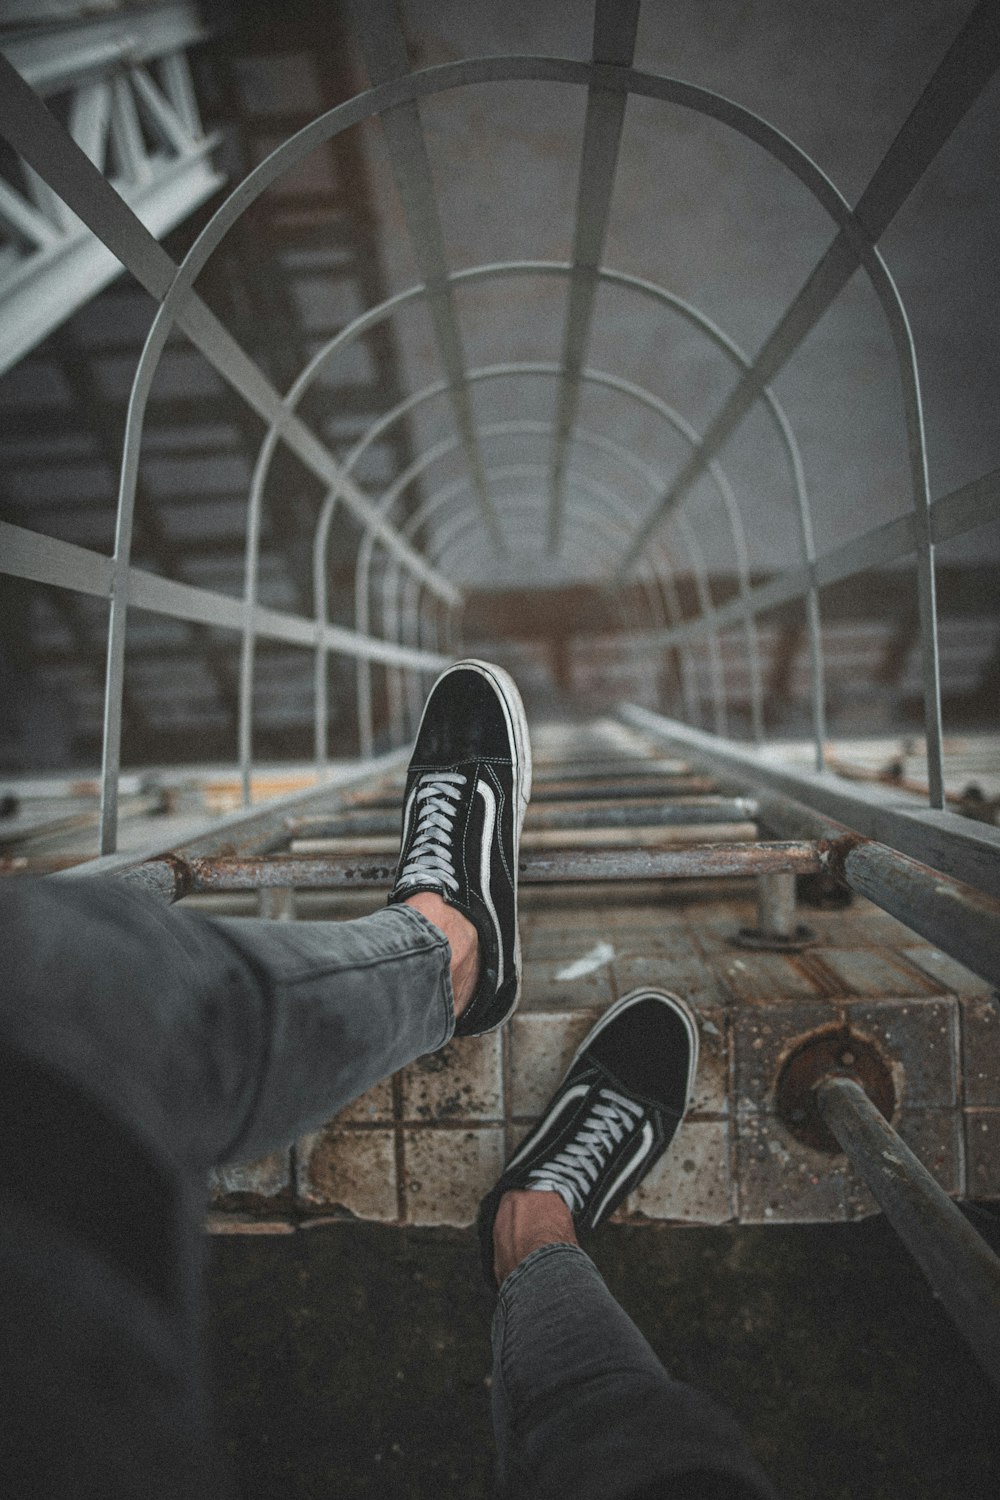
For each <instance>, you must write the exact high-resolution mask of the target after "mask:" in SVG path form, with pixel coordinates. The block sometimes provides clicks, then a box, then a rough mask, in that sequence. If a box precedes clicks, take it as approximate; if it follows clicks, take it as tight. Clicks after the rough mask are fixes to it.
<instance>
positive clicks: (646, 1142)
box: [591, 1120, 653, 1224]
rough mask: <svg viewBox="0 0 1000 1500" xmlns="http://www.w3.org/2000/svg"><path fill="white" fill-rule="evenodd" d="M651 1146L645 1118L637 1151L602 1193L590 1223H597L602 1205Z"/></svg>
mask: <svg viewBox="0 0 1000 1500" xmlns="http://www.w3.org/2000/svg"><path fill="white" fill-rule="evenodd" d="M652 1146H653V1126H652V1124H651V1122H650V1121H649V1120H647V1121H646V1123H645V1125H644V1126H643V1127H642V1139H641V1140H640V1142H639V1149H638V1151H637V1152H636V1153H635V1155H634V1156H633V1157H632V1160H631V1161H629V1162H626V1163H625V1165H624V1167H622V1169H621V1171H620V1172H619V1173H618V1176H617V1177H616V1178H615V1180H614V1182H613V1183H612V1184H611V1186H610V1187H609V1188H608V1190H607V1192H606V1193H605V1194H604V1197H603V1198H602V1199H601V1202H600V1204H599V1205H598V1208H597V1211H596V1213H595V1214H594V1217H593V1219H592V1220H591V1222H592V1223H594V1224H596V1223H597V1221H598V1219H599V1218H600V1217H601V1214H602V1213H603V1212H604V1205H605V1204H606V1203H609V1202H610V1201H611V1199H612V1198H613V1197H614V1195H615V1193H616V1192H617V1191H618V1189H619V1188H620V1187H621V1185H622V1183H623V1182H624V1181H625V1179H626V1177H629V1176H631V1174H632V1173H633V1172H634V1171H635V1169H636V1167H637V1166H638V1165H639V1163H640V1162H641V1161H642V1160H643V1159H644V1158H645V1157H647V1156H648V1155H649V1153H650V1151H651V1150H652Z"/></svg>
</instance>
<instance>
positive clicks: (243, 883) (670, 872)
mask: <svg viewBox="0 0 1000 1500" xmlns="http://www.w3.org/2000/svg"><path fill="white" fill-rule="evenodd" d="M151 863H152V866H153V867H155V872H154V870H153V869H150V868H149V867H147V869H148V870H149V875H150V878H152V879H155V880H157V881H166V880H168V879H173V880H175V881H176V883H177V885H178V887H179V888H180V887H183V890H181V891H180V893H181V894H185V895H187V894H189V893H192V894H193V893H195V892H198V893H204V892H207V891H254V890H262V889H265V888H266V887H268V886H292V887H295V889H297V890H310V889H311V890H335V889H341V888H344V887H348V888H350V889H354V890H358V889H364V888H366V887H367V888H379V887H382V886H388V885H390V884H391V883H392V880H393V877H394V874H395V862H394V861H387V860H384V859H378V858H375V859H368V860H366V859H365V858H364V857H363V856H362V857H358V856H357V855H354V856H352V855H346V854H343V855H337V856H326V857H323V858H315V859H311V858H308V857H306V856H300V855H282V854H277V855H271V856H269V857H267V858H260V857H258V858H243V859H227V858H222V859H192V860H190V861H188V862H187V863H186V865H185V869H184V874H183V878H180V875H179V872H177V871H176V870H175V869H171V870H169V871H166V870H162V869H161V868H160V867H161V865H162V864H163V862H162V861H159V860H156V861H152V862H151ZM819 868H820V855H819V851H818V850H817V848H816V846H815V845H813V844H807V843H783V844H767V843H750V844H699V845H696V846H693V847H688V848H678V849H612V850H607V851H601V852H595V853H591V854H587V853H583V852H577V851H566V852H564V853H563V852H560V853H558V854H552V855H543V854H533V855H528V856H526V857H525V858H524V859H522V860H521V861H520V866H519V878H520V880H521V882H522V883H524V884H528V885H547V884H550V883H553V882H556V881H595V880H690V879H699V878H701V879H711V878H722V877H729V876H746V875H757V874H759V873H760V872H761V871H762V870H779V871H786V872H790V873H801V874H809V873H812V872H815V871H817V870H818V869H819Z"/></svg>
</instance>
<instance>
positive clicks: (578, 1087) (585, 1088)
mask: <svg viewBox="0 0 1000 1500" xmlns="http://www.w3.org/2000/svg"><path fill="white" fill-rule="evenodd" d="M589 1090H590V1084H589V1083H577V1084H574V1086H573V1087H572V1088H571V1089H567V1091H566V1093H565V1094H564V1095H563V1097H562V1098H561V1099H560V1100H559V1108H558V1109H557V1110H555V1112H554V1113H553V1114H551V1115H549V1117H548V1119H547V1120H546V1121H545V1125H546V1129H547V1130H548V1133H549V1134H550V1135H552V1134H553V1133H554V1130H555V1126H556V1123H557V1122H558V1120H559V1118H560V1116H561V1115H563V1114H564V1113H565V1111H566V1106H567V1105H569V1104H573V1103H574V1102H575V1101H576V1100H577V1099H579V1098H580V1096H581V1095H582V1094H586V1093H588V1092H589ZM535 1135H536V1132H535V1131H532V1132H531V1134H530V1135H529V1136H528V1139H527V1140H526V1141H525V1142H524V1145H523V1146H521V1147H520V1148H519V1149H518V1150H517V1151H515V1153H514V1155H513V1156H512V1157H511V1159H510V1161H509V1162H508V1163H507V1165H506V1167H504V1171H505V1172H507V1171H509V1170H510V1168H511V1167H512V1166H513V1165H514V1163H515V1162H519V1161H520V1160H521V1157H522V1156H523V1155H524V1154H525V1152H526V1151H530V1150H532V1149H533V1148H534V1146H535V1144H536V1141H535V1139H534V1137H535Z"/></svg>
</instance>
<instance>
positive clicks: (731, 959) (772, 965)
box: [713, 948, 821, 1005]
mask: <svg viewBox="0 0 1000 1500" xmlns="http://www.w3.org/2000/svg"><path fill="white" fill-rule="evenodd" d="M713 968H714V969H715V972H716V974H717V975H718V977H719V979H720V980H721V981H722V983H723V985H724V986H725V988H726V990H727V991H728V992H729V994H730V996H731V997H732V998H733V999H734V1000H737V1001H744V1002H749V1003H751V1004H759V1003H762V1002H763V1003H764V1004H766V1005H773V1004H774V1003H775V1002H776V1001H778V1000H782V999H789V1000H796V999H801V1000H806V999H813V998H815V997H816V996H817V995H819V994H820V993H821V989H820V986H819V985H818V984H817V983H816V981H815V980H814V979H813V978H812V976H811V975H809V974H807V973H806V972H805V971H804V970H803V969H802V968H801V967H800V966H799V965H798V964H797V963H796V962H795V960H794V958H790V957H788V955H787V954H784V953H754V952H752V951H751V950H750V949H748V948H729V949H728V951H723V950H720V951H719V952H718V953H717V954H716V955H715V956H714V960H713Z"/></svg>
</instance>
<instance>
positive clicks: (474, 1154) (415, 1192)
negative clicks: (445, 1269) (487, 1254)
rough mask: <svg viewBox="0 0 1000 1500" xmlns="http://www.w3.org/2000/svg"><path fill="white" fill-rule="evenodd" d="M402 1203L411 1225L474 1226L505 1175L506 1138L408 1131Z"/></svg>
mask: <svg viewBox="0 0 1000 1500" xmlns="http://www.w3.org/2000/svg"><path fill="white" fill-rule="evenodd" d="M402 1135H403V1160H404V1162H405V1170H404V1177H403V1201H404V1204H405V1217H406V1222H407V1223H409V1224H451V1225H454V1226H456V1227H457V1228H459V1229H464V1228H466V1227H467V1226H468V1225H469V1224H472V1223H473V1222H474V1220H475V1217H476V1211H477V1209H478V1207H479V1200H480V1198H481V1197H482V1196H483V1194H484V1193H487V1192H488V1191H489V1189H490V1188H491V1187H492V1186H493V1184H494V1183H495V1182H496V1180H497V1178H498V1177H499V1176H500V1173H501V1172H502V1170H503V1163H504V1132H503V1130H502V1129H500V1128H499V1127H495V1128H493V1129H483V1130H450V1129H439V1130H433V1129H427V1128H424V1129H417V1130H404V1131H403V1132H402Z"/></svg>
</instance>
